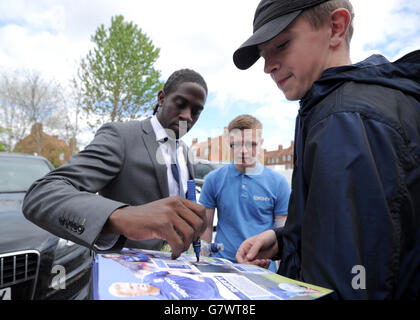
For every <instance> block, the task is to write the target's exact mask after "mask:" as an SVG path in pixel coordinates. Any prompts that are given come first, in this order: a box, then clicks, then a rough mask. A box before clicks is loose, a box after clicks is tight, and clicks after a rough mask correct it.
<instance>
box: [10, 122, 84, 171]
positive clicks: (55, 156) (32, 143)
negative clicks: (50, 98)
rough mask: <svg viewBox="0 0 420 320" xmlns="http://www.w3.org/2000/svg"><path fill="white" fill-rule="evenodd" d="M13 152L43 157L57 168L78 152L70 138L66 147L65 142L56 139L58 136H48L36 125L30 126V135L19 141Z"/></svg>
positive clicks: (74, 141) (39, 124)
mask: <svg viewBox="0 0 420 320" xmlns="http://www.w3.org/2000/svg"><path fill="white" fill-rule="evenodd" d="M13 151H14V152H20V153H27V154H36V155H40V156H43V157H45V158H47V159H48V160H49V161H50V162H51V163H52V164H53V165H54V166H55V167H58V166H60V165H62V164H63V163H65V162H66V161H67V160H68V159H69V158H70V156H71V155H72V154H74V153H76V152H78V151H79V150H78V148H77V145H76V139H74V138H72V139H71V140H70V143H69V145H68V144H67V143H66V142H65V141H63V140H60V139H58V136H50V135H48V134H46V133H45V132H43V131H42V124H41V123H36V124H34V125H33V126H32V128H31V133H30V135H28V136H27V137H25V138H24V139H22V140H20V141H19V142H18V143H17V144H16V146H15V149H14V150H13Z"/></svg>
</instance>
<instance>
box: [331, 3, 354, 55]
mask: <svg viewBox="0 0 420 320" xmlns="http://www.w3.org/2000/svg"><path fill="white" fill-rule="evenodd" d="M330 17H331V20H330V26H331V36H330V46H331V47H333V48H337V47H338V46H340V45H341V44H346V33H347V29H348V27H349V24H350V19H351V15H350V12H349V11H348V10H347V9H344V8H340V9H336V10H334V11H333V12H331V15H330Z"/></svg>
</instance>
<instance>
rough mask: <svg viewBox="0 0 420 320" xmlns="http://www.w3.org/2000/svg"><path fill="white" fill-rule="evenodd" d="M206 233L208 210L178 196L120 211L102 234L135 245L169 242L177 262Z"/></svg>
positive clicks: (114, 213)
mask: <svg viewBox="0 0 420 320" xmlns="http://www.w3.org/2000/svg"><path fill="white" fill-rule="evenodd" d="M205 229H206V214H205V208H204V207H203V206H202V205H200V204H198V203H195V202H193V201H189V200H186V199H184V198H181V197H178V196H175V197H169V198H164V199H161V200H157V201H153V202H150V203H148V204H145V205H141V206H128V207H124V208H121V209H117V210H115V211H114V212H113V213H112V214H111V215H110V216H109V218H108V221H107V223H106V224H105V227H104V230H103V231H104V232H107V233H115V234H121V235H124V236H125V237H126V238H127V239H131V240H136V241H140V240H147V239H153V238H158V239H163V240H166V241H167V242H168V243H169V245H170V246H171V248H172V259H176V258H178V257H179V256H180V255H181V253H182V252H183V251H186V250H187V249H188V247H189V246H190V244H191V243H192V242H193V241H194V240H196V239H197V238H198V237H199V236H200V235H201V234H202V233H203V231H204V230H205Z"/></svg>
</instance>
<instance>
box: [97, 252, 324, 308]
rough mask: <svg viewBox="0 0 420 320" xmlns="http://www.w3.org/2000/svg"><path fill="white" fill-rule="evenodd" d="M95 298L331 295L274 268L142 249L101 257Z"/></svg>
mask: <svg viewBox="0 0 420 320" xmlns="http://www.w3.org/2000/svg"><path fill="white" fill-rule="evenodd" d="M94 273H95V278H96V281H95V294H94V295H95V299H100V300H119V299H124V300H126V299H134V300H138V299H147V300H197V299H200V300H203V299H204V300H212V299H215V300H287V299H316V298H319V297H322V296H324V295H327V294H329V293H331V292H332V290H328V289H325V288H321V287H317V286H313V285H309V284H306V283H303V282H299V281H294V280H291V279H288V278H285V277H282V276H280V275H278V274H275V273H273V272H271V271H270V270H267V269H264V268H260V267H258V266H254V265H248V264H234V263H232V262H230V261H228V260H225V259H221V258H214V257H200V261H199V262H197V261H196V257H195V256H194V255H189V254H182V255H181V256H180V257H179V258H178V259H176V260H172V259H171V253H169V252H163V251H151V250H142V249H123V250H122V251H121V252H120V253H118V254H117V253H112V254H98V255H97V256H96V258H95V266H94Z"/></svg>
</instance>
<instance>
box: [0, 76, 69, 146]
mask: <svg viewBox="0 0 420 320" xmlns="http://www.w3.org/2000/svg"><path fill="white" fill-rule="evenodd" d="M64 110H65V107H64V106H63V95H62V88H61V86H60V85H59V84H57V83H56V82H55V81H54V80H50V81H46V80H44V79H43V78H42V77H41V75H40V73H39V72H38V71H29V70H19V71H15V72H13V73H3V74H2V75H1V77H0V120H1V123H2V126H3V128H4V129H5V130H3V132H2V135H3V136H5V138H3V141H4V144H5V146H6V149H7V150H8V151H11V150H13V147H14V145H15V144H16V143H17V142H18V141H19V140H21V139H23V137H24V136H25V135H26V134H27V133H28V129H29V128H30V127H31V126H32V125H33V124H35V123H42V124H45V125H46V126H48V124H51V123H52V120H53V115H54V113H57V112H61V114H63V113H64V112H65V111H64ZM38 138H39V139H38V141H37V142H38V146H37V147H38V154H40V153H41V144H40V137H38Z"/></svg>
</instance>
